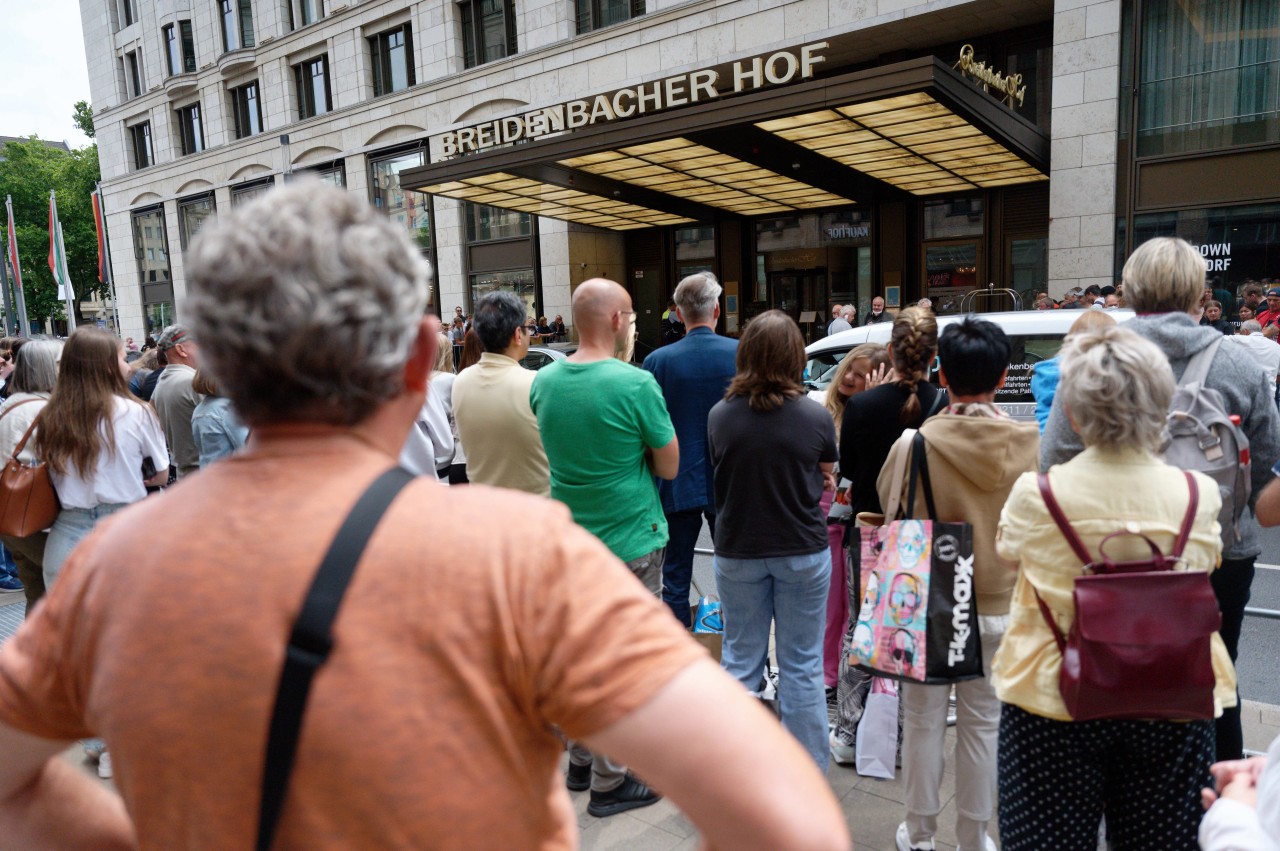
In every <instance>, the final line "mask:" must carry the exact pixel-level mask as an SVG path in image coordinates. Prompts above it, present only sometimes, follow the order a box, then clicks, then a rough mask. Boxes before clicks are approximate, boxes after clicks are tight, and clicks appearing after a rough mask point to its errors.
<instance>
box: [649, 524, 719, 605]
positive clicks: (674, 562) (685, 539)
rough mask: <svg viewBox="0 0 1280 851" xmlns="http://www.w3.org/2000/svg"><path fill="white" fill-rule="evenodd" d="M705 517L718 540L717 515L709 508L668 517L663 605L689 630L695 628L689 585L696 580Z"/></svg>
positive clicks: (663, 570)
mask: <svg viewBox="0 0 1280 851" xmlns="http://www.w3.org/2000/svg"><path fill="white" fill-rule="evenodd" d="M703 517H706V518H707V526H708V527H710V529H711V534H712V536H713V537H714V536H715V534H716V515H715V512H713V511H712V510H711V509H709V508H694V509H691V510H689V511H676V512H673V513H671V514H668V515H667V530H668V534H669V535H670V540H669V541H667V560H666V561H665V562H664V563H663V565H662V602H664V603H666V604H667V606H668V608H670V609H671V613H672V614H674V615H675V616H676V620H678V621H680V623H682V624H684V628H685V629H688V628H689V627H690V626H692V623H691V622H690V618H689V606H690V600H689V584H690V583H691V582H692V581H693V550H694V547H696V546H697V545H698V534H699V533H700V532H701V531H702V518H703Z"/></svg>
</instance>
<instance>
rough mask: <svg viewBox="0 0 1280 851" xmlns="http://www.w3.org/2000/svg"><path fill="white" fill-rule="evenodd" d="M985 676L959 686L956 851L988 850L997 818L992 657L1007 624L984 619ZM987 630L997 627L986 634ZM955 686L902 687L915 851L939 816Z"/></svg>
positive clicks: (908, 801)
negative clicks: (992, 824)
mask: <svg viewBox="0 0 1280 851" xmlns="http://www.w3.org/2000/svg"><path fill="white" fill-rule="evenodd" d="M981 620H982V621H985V622H986V623H983V625H982V626H983V628H982V629H980V630H979V631H980V634H981V636H982V670H983V671H984V672H985V673H986V676H984V677H982V678H981V679H976V680H966V681H965V682H962V683H956V684H955V686H954V687H955V690H956V756H955V773H956V841H957V843H958V848H957V851H985V849H986V841H987V840H986V836H987V824H988V822H990V821H991V820H992V819H993V818H994V817H995V799H996V742H997V739H998V734H999V731H1000V701H999V700H998V699H996V693H995V689H993V688H992V687H991V659H992V657H993V656H995V653H996V648H997V647H999V646H1000V639H1001V638H1002V637H1003V636H1004V626H1005V624H1006V623H1007V621H1008V619H1007V618H981ZM988 625H990V626H991V627H997V628H994V629H991V631H990V632H988V631H987V628H988ZM951 689H952V686H949V685H937V686H931V685H922V684H920V683H903V684H902V708H903V728H904V729H903V743H902V769H903V778H904V780H905V783H906V804H907V832H908V835H909V837H910V839H911V844H912V845H921V844H923V843H924V842H926V841H927V840H930V839H933V837H934V835H935V834H936V833H937V832H938V813H939V812H941V811H942V802H941V801H940V800H939V794H938V790H939V787H941V785H942V770H943V765H944V761H945V759H946V753H945V750H946V736H947V703H948V699H949V698H950V696H951Z"/></svg>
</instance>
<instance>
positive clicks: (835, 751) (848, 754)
mask: <svg viewBox="0 0 1280 851" xmlns="http://www.w3.org/2000/svg"><path fill="white" fill-rule="evenodd" d="M827 744H828V745H830V746H831V759H832V760H834V761H835V763H836V765H853V764H854V763H855V762H857V755H856V754H855V752H854V747H853V745H846V744H845V743H844V742H842V741H840V737H839V736H837V735H836V734H835V731H834V730H833V731H832V732H831V735H830V736H828V737H827Z"/></svg>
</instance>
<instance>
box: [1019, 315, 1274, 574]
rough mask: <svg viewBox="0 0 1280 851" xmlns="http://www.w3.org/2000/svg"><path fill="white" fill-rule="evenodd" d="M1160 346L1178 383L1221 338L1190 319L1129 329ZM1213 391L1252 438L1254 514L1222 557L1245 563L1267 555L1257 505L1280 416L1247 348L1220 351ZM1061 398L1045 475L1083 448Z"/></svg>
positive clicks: (1148, 319) (1048, 437)
mask: <svg viewBox="0 0 1280 851" xmlns="http://www.w3.org/2000/svg"><path fill="white" fill-rule="evenodd" d="M1124 327H1126V328H1131V329H1133V330H1134V331H1137V332H1138V333H1139V334H1141V335H1142V336H1144V337H1146V338H1147V339H1148V340H1150V341H1151V342H1153V343H1155V344H1156V345H1157V346H1159V347H1160V348H1161V349H1163V350H1164V353H1165V354H1166V355H1168V356H1169V365H1170V366H1172V367H1173V376H1174V378H1175V379H1178V378H1181V377H1182V372H1183V370H1185V369H1186V368H1187V362H1188V361H1189V360H1191V358H1192V357H1193V356H1194V355H1195V353H1196V352H1198V351H1200V350H1201V349H1203V348H1205V347H1206V346H1208V345H1209V344H1210V343H1212V342H1213V341H1214V340H1218V339H1221V338H1222V334H1220V333H1219V332H1218V331H1217V330H1215V329H1213V328H1209V327H1205V326H1201V325H1198V324H1196V321H1195V320H1194V319H1192V318H1191V317H1190V316H1188V315H1187V314H1185V313H1159V314H1155V315H1151V316H1138V317H1135V318H1134V319H1133V320H1131V321H1130V322H1127V323H1125V326H1124ZM1206 383H1207V384H1208V386H1210V387H1212V388H1213V389H1215V390H1217V391H1218V392H1219V393H1221V394H1222V398H1223V401H1224V402H1225V403H1226V407H1227V413H1228V414H1239V415H1240V422H1241V427H1242V428H1243V429H1244V433H1245V437H1247V438H1249V455H1250V457H1251V459H1252V464H1253V466H1252V480H1253V492H1252V494H1251V496H1250V498H1249V509H1248V510H1246V511H1245V513H1244V516H1243V517H1241V518H1240V542H1239V543H1238V544H1235V545H1233V546H1231V547H1229V548H1228V549H1227V550H1226V551H1225V552H1223V554H1222V557H1223V558H1229V559H1245V558H1252V557H1254V556H1257V555H1258V554H1259V553H1261V552H1262V546H1261V545H1260V544H1259V543H1258V521H1257V520H1255V519H1254V517H1253V504H1254V503H1255V502H1256V501H1257V499H1258V494H1259V493H1261V492H1262V488H1263V487H1264V486H1265V485H1266V484H1267V482H1269V481H1271V479H1272V475H1271V467H1272V465H1274V464H1275V463H1276V461H1277V460H1280V414H1278V413H1277V412H1276V403H1275V388H1274V387H1271V386H1269V383H1268V381H1267V375H1266V373H1265V372H1264V371H1263V369H1262V367H1261V366H1259V365H1258V362H1257V361H1255V360H1254V359H1253V356H1252V355H1250V354H1249V353H1248V352H1247V351H1245V350H1244V349H1243V348H1241V347H1238V346H1221V347H1220V348H1219V349H1218V353H1217V354H1216V355H1214V356H1213V363H1212V364H1210V365H1209V378H1208V380H1207V382H1206ZM1061 399H1062V397H1061V396H1058V397H1057V398H1055V399H1054V400H1053V410H1051V411H1050V412H1049V422H1048V424H1047V425H1046V426H1045V429H1044V435H1043V436H1042V437H1041V438H1040V469H1041V470H1048V469H1049V468H1050V467H1051V466H1053V465H1054V464H1061V463H1062V462H1063V461H1069V460H1071V459H1072V458H1074V457H1075V456H1076V455H1077V454H1078V453H1079V452H1080V451H1081V450H1082V449H1083V448H1084V446H1083V444H1081V442H1080V436H1079V435H1078V434H1076V433H1075V431H1073V430H1072V428H1071V423H1069V422H1068V421H1067V415H1066V413H1065V412H1064V411H1063V409H1062V404H1061Z"/></svg>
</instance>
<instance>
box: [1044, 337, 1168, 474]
mask: <svg viewBox="0 0 1280 851" xmlns="http://www.w3.org/2000/svg"><path fill="white" fill-rule="evenodd" d="M1059 357H1060V359H1061V368H1060V371H1061V375H1062V378H1061V379H1060V384H1059V386H1058V396H1059V397H1060V398H1061V399H1062V403H1063V404H1064V405H1065V406H1066V408H1067V411H1068V412H1069V413H1070V416H1071V422H1072V424H1074V426H1075V429H1076V432H1077V433H1078V434H1079V435H1080V439H1081V440H1082V441H1083V442H1084V445H1085V446H1108V447H1128V448H1132V449H1141V450H1146V451H1148V452H1156V451H1158V450H1159V448H1160V444H1161V442H1162V437H1163V434H1164V428H1165V418H1166V416H1167V415H1168V412H1169V403H1170V402H1171V401H1172V400H1173V391H1174V386H1175V385H1174V380H1173V370H1172V369H1171V368H1170V367H1169V359H1168V358H1167V357H1166V356H1165V354H1164V352H1163V351H1161V350H1160V347H1159V346H1157V345H1156V344H1155V343H1153V342H1151V341H1150V340H1148V339H1146V338H1145V337H1141V336H1139V335H1138V334H1137V333H1135V332H1133V331H1130V330H1129V329H1127V328H1125V327H1123V326H1120V325H1110V326H1105V325H1104V326H1100V327H1098V328H1094V329H1091V330H1089V331H1086V332H1084V333H1081V334H1072V335H1071V336H1070V337H1069V338H1068V339H1067V342H1066V344H1065V345H1063V347H1062V353H1061V355H1060V356H1059Z"/></svg>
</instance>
